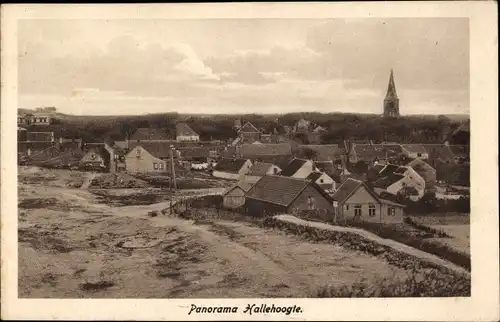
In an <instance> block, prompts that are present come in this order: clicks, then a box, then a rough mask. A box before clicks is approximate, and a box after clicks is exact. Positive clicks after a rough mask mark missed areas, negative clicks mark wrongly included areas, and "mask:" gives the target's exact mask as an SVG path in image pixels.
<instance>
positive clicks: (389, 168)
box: [378, 164, 399, 177]
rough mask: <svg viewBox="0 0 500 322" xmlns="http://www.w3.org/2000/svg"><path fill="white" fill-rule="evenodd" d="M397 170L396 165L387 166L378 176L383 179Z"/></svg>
mask: <svg viewBox="0 0 500 322" xmlns="http://www.w3.org/2000/svg"><path fill="white" fill-rule="evenodd" d="M398 168H399V166H398V165H396V164H387V165H386V166H385V167H384V169H383V170H382V171H380V172H379V174H378V175H379V176H380V177H383V176H386V175H389V174H393V173H394V171H396V170H397V169H398Z"/></svg>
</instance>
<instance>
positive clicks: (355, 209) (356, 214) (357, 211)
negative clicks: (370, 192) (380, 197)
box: [354, 205, 362, 216]
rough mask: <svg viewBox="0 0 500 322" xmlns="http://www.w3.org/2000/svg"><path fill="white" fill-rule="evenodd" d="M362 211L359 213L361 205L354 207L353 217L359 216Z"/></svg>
mask: <svg viewBox="0 0 500 322" xmlns="http://www.w3.org/2000/svg"><path fill="white" fill-rule="evenodd" d="M361 214H362V211H361V205H355V206H354V216H361Z"/></svg>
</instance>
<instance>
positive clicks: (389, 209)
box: [387, 207, 396, 217]
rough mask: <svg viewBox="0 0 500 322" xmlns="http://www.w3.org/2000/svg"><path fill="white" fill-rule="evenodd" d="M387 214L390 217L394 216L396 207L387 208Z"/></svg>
mask: <svg viewBox="0 0 500 322" xmlns="http://www.w3.org/2000/svg"><path fill="white" fill-rule="evenodd" d="M387 215H388V216H391V217H394V216H396V208H394V207H389V208H387Z"/></svg>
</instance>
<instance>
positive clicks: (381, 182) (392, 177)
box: [372, 173, 404, 189]
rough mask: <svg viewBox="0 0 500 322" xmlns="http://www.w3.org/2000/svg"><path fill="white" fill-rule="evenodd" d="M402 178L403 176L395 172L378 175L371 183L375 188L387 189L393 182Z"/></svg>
mask: <svg viewBox="0 0 500 322" xmlns="http://www.w3.org/2000/svg"><path fill="white" fill-rule="evenodd" d="M403 178H404V176H403V175H400V174H395V173H393V174H388V175H386V176H384V177H380V178H378V179H377V180H375V181H374V182H373V184H372V185H373V186H374V187H377V188H382V189H387V188H388V187H390V186H392V185H393V184H394V183H396V182H398V181H399V180H401V179H403Z"/></svg>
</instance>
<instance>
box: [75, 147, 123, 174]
mask: <svg viewBox="0 0 500 322" xmlns="http://www.w3.org/2000/svg"><path fill="white" fill-rule="evenodd" d="M83 153H84V155H83V157H82V158H81V159H80V164H79V166H80V168H82V169H84V170H86V171H98V172H109V171H110V170H111V171H113V172H114V171H115V170H116V169H115V168H114V160H113V159H114V155H113V154H112V153H110V150H108V148H107V144H105V143H86V144H85V145H84V146H83Z"/></svg>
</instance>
